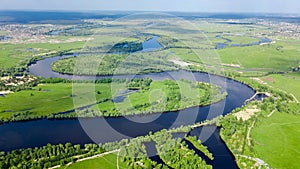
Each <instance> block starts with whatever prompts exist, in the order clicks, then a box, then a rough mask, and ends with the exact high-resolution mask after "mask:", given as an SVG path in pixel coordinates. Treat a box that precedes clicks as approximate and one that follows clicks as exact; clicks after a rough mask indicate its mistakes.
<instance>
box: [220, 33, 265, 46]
mask: <svg viewBox="0 0 300 169" xmlns="http://www.w3.org/2000/svg"><path fill="white" fill-rule="evenodd" d="M223 38H227V39H230V40H231V41H232V42H231V43H230V44H248V43H253V42H259V41H260V39H259V38H254V37H247V36H243V35H242V36H223Z"/></svg>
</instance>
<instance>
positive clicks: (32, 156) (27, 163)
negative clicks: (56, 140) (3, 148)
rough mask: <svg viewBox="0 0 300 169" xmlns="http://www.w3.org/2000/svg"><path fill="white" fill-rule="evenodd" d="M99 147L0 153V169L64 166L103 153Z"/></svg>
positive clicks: (90, 145)
mask: <svg viewBox="0 0 300 169" xmlns="http://www.w3.org/2000/svg"><path fill="white" fill-rule="evenodd" d="M104 151H105V150H104V148H103V147H102V146H101V145H96V144H86V145H85V146H84V147H81V146H80V145H72V144H71V143H66V144H64V145H63V144H58V145H51V144H48V145H46V146H43V147H41V148H28V149H20V150H13V151H11V152H1V153H0V168H2V169H8V168H25V169H26V168H28V169H29V168H41V169H42V168H48V167H52V166H56V165H65V164H67V163H69V162H74V161H76V160H77V159H78V158H84V157H88V156H92V155H94V154H99V153H102V152H104ZM74 156H76V157H74Z"/></svg>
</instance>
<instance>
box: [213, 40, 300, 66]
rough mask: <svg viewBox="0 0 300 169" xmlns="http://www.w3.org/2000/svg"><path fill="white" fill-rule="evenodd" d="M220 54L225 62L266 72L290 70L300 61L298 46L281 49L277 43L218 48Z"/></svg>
mask: <svg viewBox="0 0 300 169" xmlns="http://www.w3.org/2000/svg"><path fill="white" fill-rule="evenodd" d="M218 54H219V55H220V57H221V60H222V62H223V63H227V64H238V65H240V66H241V67H243V68H244V69H253V70H260V71H265V72H266V71H267V72H269V71H289V70H291V67H295V66H296V65H297V64H298V61H299V52H298V51H297V49H296V48H291V49H289V48H287V49H285V48H283V49H279V48H278V46H277V45H259V46H247V47H231V48H225V49H221V50H218Z"/></svg>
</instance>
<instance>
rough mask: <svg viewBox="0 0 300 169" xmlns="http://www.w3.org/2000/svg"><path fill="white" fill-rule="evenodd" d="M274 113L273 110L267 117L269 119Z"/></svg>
mask: <svg viewBox="0 0 300 169" xmlns="http://www.w3.org/2000/svg"><path fill="white" fill-rule="evenodd" d="M274 113H275V110H273V111H272V112H271V113H270V114H268V115H267V117H268V118H269V117H271V116H272V115H273V114H274Z"/></svg>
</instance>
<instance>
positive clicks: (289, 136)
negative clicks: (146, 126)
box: [0, 14, 300, 169]
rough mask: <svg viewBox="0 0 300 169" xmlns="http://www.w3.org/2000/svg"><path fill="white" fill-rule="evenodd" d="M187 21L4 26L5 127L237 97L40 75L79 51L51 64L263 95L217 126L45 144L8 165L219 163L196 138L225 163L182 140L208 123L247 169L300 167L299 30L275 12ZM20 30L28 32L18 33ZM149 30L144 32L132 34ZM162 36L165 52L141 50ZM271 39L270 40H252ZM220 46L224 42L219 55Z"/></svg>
mask: <svg viewBox="0 0 300 169" xmlns="http://www.w3.org/2000/svg"><path fill="white" fill-rule="evenodd" d="M65 15H68V14H65ZM109 17H110V16H108V18H109ZM185 17H186V18H187V21H188V23H187V22H184V21H178V20H176V19H174V18H171V19H170V18H168V17H167V18H164V17H162V18H159V19H158V18H152V19H151V18H147V19H145V20H146V21H143V20H140V19H139V18H130V19H129V20H131V21H133V22H130V21H129V20H116V21H114V22H111V20H110V19H111V18H110V19H108V18H103V19H78V22H70V23H64V22H65V21H57V23H56V24H55V25H51V24H45V23H44V22H41V23H36V24H35V23H30V24H26V23H19V24H17V25H15V24H10V23H5V24H4V25H3V26H0V36H1V37H2V36H8V37H9V38H8V39H7V40H0V42H1V43H0V51H1V53H0V121H1V125H0V128H1V129H2V128H4V127H5V126H6V125H10V124H19V123H23V122H22V121H30V122H32V121H34V120H37V121H38V119H51V120H57V119H61V120H65V119H76V118H93V117H115V118H118V117H121V116H130V115H139V116H142V115H145V114H146V115H149V114H153V113H164V112H171V111H178V110H182V109H185V108H191V107H197V106H207V105H210V104H212V103H218V102H219V101H222V100H224V99H225V98H226V97H227V94H228V93H227V92H226V91H222V90H221V88H220V87H219V86H216V85H212V84H208V83H203V82H195V81H192V80H183V79H182V80H172V79H164V80H152V79H150V78H132V79H130V78H114V79H112V78H109V77H107V78H106V77H105V78H103V79H100V80H80V79H79V80H67V79H63V78H48V77H38V76H36V75H33V74H32V72H30V66H32V65H34V63H38V62H39V61H41V60H43V59H47V58H52V57H53V56H63V55H69V57H67V58H61V59H59V60H56V61H55V62H53V63H52V64H51V65H50V68H51V69H52V70H53V71H54V72H56V73H62V74H65V75H102V76H107V75H128V74H129V75H137V74H147V73H157V72H168V71H178V70H186V71H188V72H207V73H211V74H216V75H220V76H224V77H228V78H230V79H233V80H236V81H239V82H241V83H243V84H245V85H248V86H250V87H251V88H253V89H254V90H255V92H257V93H258V94H264V95H265V96H266V97H265V98H264V99H262V100H250V101H249V102H245V105H243V106H242V107H237V108H236V109H234V110H233V111H232V112H230V113H229V114H227V115H226V116H219V117H216V118H214V119H212V120H209V121H208V120H207V121H201V122H195V123H196V124H193V125H185V126H181V127H177V128H171V129H164V130H160V131H156V132H153V133H152V132H150V133H149V134H147V135H144V136H139V137H136V138H131V139H123V140H119V141H115V142H107V143H103V144H94V143H91V144H82V145H79V144H74V145H73V144H71V143H62V144H54V145H52V144H47V145H44V146H36V147H35V148H34V147H33V148H21V149H14V150H9V151H4V150H2V149H4V147H5V146H3V147H1V146H0V151H1V153H0V168H3V169H9V168H41V169H42V168H103V169H106V168H107V169H110V168H117V169H119V168H120V169H121V168H139V169H143V168H156V169H160V168H161V169H166V168H174V169H177V168H178V169H179V168H213V166H211V165H209V164H208V163H207V162H206V161H205V160H203V158H201V157H200V156H198V155H197V154H196V151H195V150H193V149H190V148H189V147H188V145H187V143H186V142H190V143H191V144H192V145H193V146H194V147H195V148H196V149H197V150H199V151H201V152H203V154H205V156H206V157H208V158H209V159H211V160H216V158H218V156H216V155H215V154H213V153H212V152H211V151H210V147H206V146H204V145H203V143H202V141H201V140H200V139H199V138H198V137H196V136H186V135H185V136H184V137H183V138H179V137H174V136H173V135H172V134H182V133H184V134H187V133H189V132H190V131H192V130H193V129H195V128H197V127H203V126H207V125H215V126H217V127H219V128H220V137H221V140H222V141H224V144H225V145H226V146H227V147H228V149H229V150H230V155H232V157H233V158H234V163H236V164H237V166H238V167H239V168H257V169H258V168H266V169H267V168H299V167H300V163H298V161H299V160H300V159H299V157H300V155H299V149H300V147H299V144H297V142H298V140H299V139H300V138H299V128H300V126H299V118H300V104H299V100H300V87H299V81H300V55H299V47H300V45H299V44H300V43H299V42H300V39H299V37H300V36H299V33H298V32H295V31H294V30H295V27H298V25H297V24H296V23H292V22H290V21H289V20H285V19H282V18H280V19H279V18H276V17H274V18H273V20H270V19H268V18H264V19H261V20H253V19H252V17H253V16H249V17H248V18H247V17H246V18H245V19H234V20H231V21H228V20H227V19H226V18H220V19H216V18H201V17H200V18H194V17H187V16H185ZM177 19H178V18H177ZM45 22H46V21H45ZM190 22H191V23H192V24H191V23H190ZM232 22H233V23H232ZM153 23H155V24H153ZM20 25H22V26H23V27H24V28H25V27H26V28H28V29H26V30H30V31H25V32H23V33H22V36H19V33H18V32H20V31H19V30H23V28H22V27H19V26H20ZM147 25H154V26H153V27H151V26H149V28H148V27H147ZM192 25H193V26H194V27H193V26H192ZM146 27H147V29H146V30H144V32H135V34H134V35H133V34H132V33H130V32H133V31H136V30H137V29H140V30H143V29H144V28H146ZM24 30H25V29H24ZM199 30H200V31H199ZM152 36H157V37H158V39H157V41H158V42H159V44H160V45H161V48H160V49H159V50H153V51H148V52H143V51H141V50H143V42H145V41H147V40H149V39H151V37H152ZM41 37H42V38H41ZM220 37H221V38H220ZM262 38H268V39H269V40H270V41H268V42H265V43H260V44H256V45H255V44H253V43H256V42H259V41H260V40H261V39H262ZM220 43H221V44H225V45H224V47H220V48H218V44H220ZM234 44H240V45H241V46H238V45H236V46H234ZM73 53H79V55H75V54H74V56H71V55H72V54H73ZM41 70H43V69H41ZM230 79H229V80H230ZM74 89H75V90H74ZM74 101H75V102H76V104H75V103H74ZM187 116H188V115H187ZM16 121H18V122H16ZM24 125H26V123H25V122H24ZM195 126H196V127H195ZM1 139H3V137H2V138H1ZM3 140H5V139H3ZM185 140H186V141H185ZM21 141H22V140H21ZM149 143H154V144H155V148H154V149H155V150H156V151H157V158H159V160H154V159H153V158H151V157H148V154H147V153H148V152H147V145H148V144H149Z"/></svg>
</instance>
